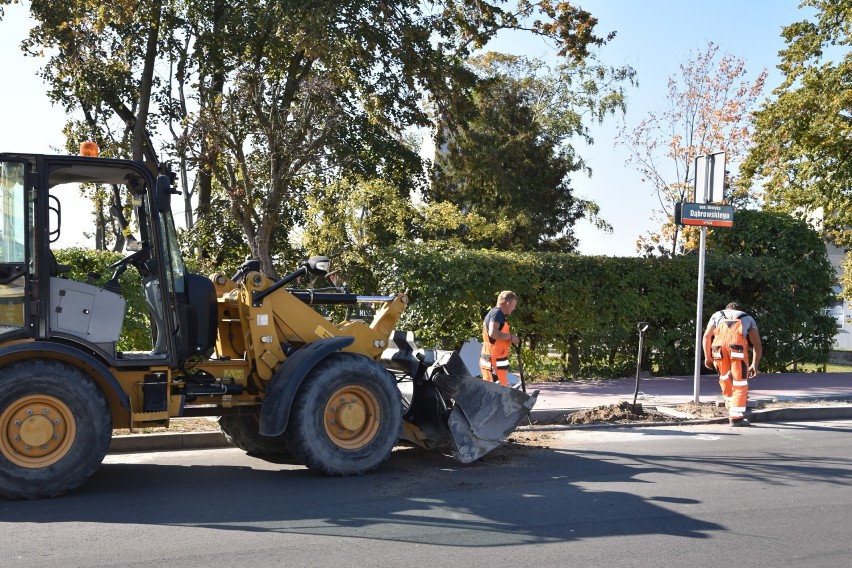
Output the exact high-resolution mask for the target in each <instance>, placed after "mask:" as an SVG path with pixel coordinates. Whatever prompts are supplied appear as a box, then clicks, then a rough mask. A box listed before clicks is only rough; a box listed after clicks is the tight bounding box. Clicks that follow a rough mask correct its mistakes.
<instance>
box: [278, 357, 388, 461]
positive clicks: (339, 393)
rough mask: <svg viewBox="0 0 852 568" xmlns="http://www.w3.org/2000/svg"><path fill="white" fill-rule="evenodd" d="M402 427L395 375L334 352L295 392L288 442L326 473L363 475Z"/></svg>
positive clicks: (298, 454)
mask: <svg viewBox="0 0 852 568" xmlns="http://www.w3.org/2000/svg"><path fill="white" fill-rule="evenodd" d="M401 428H402V402H401V397H400V394H399V390H398V389H397V388H396V383H395V381H394V379H393V376H392V375H391V374H390V373H388V371H387V370H386V369H385V368H384V367H382V366H381V365H380V364H379V363H377V362H376V361H374V360H372V359H369V358H367V357H365V356H363V355H358V354H355V353H334V354H332V355H330V356H328V357H327V358H326V359H324V360H323V361H321V362H320V363H319V364H318V365H317V366H316V367H314V369H313V370H312V371H311V372H310V374H309V375H308V376H307V377H306V378H305V382H304V383H303V384H302V386H301V388H300V389H299V391H298V392H297V393H296V399H295V401H294V405H293V410H292V413H291V415H290V426H289V427H288V428H287V433H286V436H287V440H288V445H289V447H290V449H291V451H292V452H293V454H294V455H295V457H296V459H297V460H298V461H299V462H301V463H304V464H305V465H307V466H308V468H310V469H311V470H313V471H317V472H320V473H324V474H326V475H339V476H344V475H361V474H363V473H366V472H368V471H372V470H374V469H376V468H378V467H379V465H381V463H382V462H384V461H385V460H386V459H387V458H388V457H389V456H390V453H391V450H393V447H394V446H395V445H396V443H397V440H398V439H399V434H400V431H401Z"/></svg>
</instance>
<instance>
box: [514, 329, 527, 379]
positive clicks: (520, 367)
mask: <svg viewBox="0 0 852 568" xmlns="http://www.w3.org/2000/svg"><path fill="white" fill-rule="evenodd" d="M518 340H519V341H518V344H517V345H516V346H515V347H517V348H518V374H519V375H520V376H521V390H523V391H524V392H527V382H526V379H525V377H524V361H523V359H521V344H522V343H523V341H522V340H521V339H520V337H519V338H518Z"/></svg>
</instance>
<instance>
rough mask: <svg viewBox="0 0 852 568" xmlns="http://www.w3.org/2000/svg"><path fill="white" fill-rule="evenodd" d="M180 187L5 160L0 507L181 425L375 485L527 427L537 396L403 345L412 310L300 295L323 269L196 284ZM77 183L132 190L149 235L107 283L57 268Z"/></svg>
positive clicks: (75, 164)
mask: <svg viewBox="0 0 852 568" xmlns="http://www.w3.org/2000/svg"><path fill="white" fill-rule="evenodd" d="M174 177H175V176H174V175H173V174H172V173H171V172H170V171H168V168H164V169H161V170H159V171H156V170H155V171H152V169H149V167H148V166H147V165H146V164H142V163H139V162H134V161H129V160H118V159H105V158H100V157H97V156H91V155H89V156H46V155H29V154H26V155H25V154H12V153H6V154H0V213H2V215H0V495H2V496H4V497H6V498H12V499H15V498H40V497H52V496H57V495H60V494H62V493H65V492H67V491H69V490H72V489H74V488H75V487H78V486H79V485H81V484H82V483H84V482H85V481H86V479H88V477H89V476H90V475H91V474H92V473H93V472H94V471H95V470H96V469H97V468H98V467H99V465H100V463H101V461H102V459H103V457H104V455H105V454H106V452H107V450H108V448H109V444H110V440H111V436H112V431H113V429H115V428H144V427H148V426H167V425H168V423H169V419H171V418H175V417H184V416H214V417H220V418H219V423H220V425H221V428H222V430H223V432H224V433H225V435H226V436H227V437H228V439H230V441H231V442H233V443H234V444H235V445H237V446H238V447H240V448H242V449H243V450H245V451H246V452H248V453H249V454H251V455H254V456H257V457H258V458H261V459H266V460H270V461H274V462H289V463H297V464H303V465H305V466H307V467H308V468H310V469H311V470H314V471H316V472H320V473H323V474H328V475H334V476H345V475H358V474H363V473H365V472H369V471H371V470H374V469H376V468H377V467H379V466H380V464H381V463H382V462H383V461H385V460H386V459H387V458H388V457H389V455H390V453H391V451H392V449H393V448H394V446H395V445H396V444H397V443H398V442H399V441H400V440H404V441H407V442H409V443H414V444H417V445H419V446H422V447H426V448H432V449H435V450H437V451H441V452H446V453H448V454H451V455H452V456H453V457H455V458H456V459H457V460H459V461H461V462H470V461H473V460H475V459H477V458H478V457H480V456H482V455H483V454H484V453H486V452H488V451H490V450H491V449H493V448H494V447H496V446H497V445H499V444H500V442H501V441H502V440H503V439H504V438H505V436H507V435H508V434H509V433H510V432H511V431H512V430H514V428H515V427H516V426H517V425H518V424H519V423H520V421H521V420H523V419H524V418H525V417H526V416H528V414H529V411H530V409H531V408H532V405H533V404H534V403H535V395H532V396H527V395H526V394H524V393H522V392H520V391H518V390H515V389H510V388H506V387H502V386H499V385H496V384H493V383H490V382H486V381H483V380H480V379H475V378H473V377H471V376H470V374H469V373H468V372H467V370H466V368H465V366H464V364H463V363H462V362H461V360H460V358H459V356H458V354H456V353H448V352H438V351H429V350H422V349H418V348H417V346H416V345H414V344H413V335H412V334H410V333H405V332H402V331H398V330H396V329H395V326H396V324H397V322H398V320H399V317H400V315H401V313H402V312H403V310H404V309H405V308H406V306H407V303H408V297H407V295H406V294H396V295H392V296H359V295H355V294H350V293H347V292H345V291H343V290H341V289H336V288H334V287H330V288H328V289H325V290H316V289H304V288H297V287H294V286H295V285H297V284H298V283H299V281H307V280H308V279H309V278H311V277H313V276H317V275H319V276H322V275H324V274H326V273H327V271H328V269H329V268H328V259H327V258H325V257H314V258H312V259H310V260H309V261H307V262H305V263H304V264H303V265H302V266H299V267H298V268H297V269H296V270H295V271H293V272H292V273H290V274H287V275H286V276H284V277H283V278H281V279H279V280H273V279H270V278H268V277H266V276H265V275H264V274H262V273H261V272H260V270H259V264H258V263H257V262H256V261H247V262H246V263H245V264H244V265H243V266H242V267H241V268H240V270H239V271H238V272H237V273H236V274H234V275H226V274H223V273H217V274H213V275H211V276H209V277H203V276H199V275H195V274H191V273H189V272H188V271H187V269H186V267H185V265H184V261H183V258H182V256H181V252H180V247H179V245H178V241H177V233H176V231H175V225H174V222H173V218H172V211H171V196H172V194H174V193H177V192H176V191H175V190H174V188H173V184H174ZM81 185H85V186H87V187H92V186H93V185H95V186H97V185H101V186H112V187H113V188H114V189H117V190H120V191H126V192H128V193H129V195H130V196H131V198H132V204H133V217H134V219H135V222H136V224H137V225H138V226H137V227H136V230H137V231H138V235H139V238H136V239H128V243H129V245H128V247H127V248H128V251H127V252H128V254H127V256H125V257H124V258H123V259H121V260H120V261H118V262H116V263H115V264H113V265H112V266H111V269H112V270H113V271H114V272H113V273H112V274H111V275H104V276H103V277H101V276H100V275H97V274H90V275H89V276H88V277H87V278H86V279H85V281H82V279H73V278H70V277H69V267H67V266H61V265H59V264H58V262H57V260H56V256H55V254H54V252H53V250H54V249H55V248H58V247H60V246H61V245H62V242H63V240H64V239H67V238H68V233H69V232H73V230H74V228H73V225H74V223H75V222H76V218H75V217H79V216H80V213H79V212H77V213H76V215H75V214H74V213H73V212H72V213H71V214H69V207H70V206H69V203H70V202H71V201H73V200H80V187H81ZM63 206H64V209H63ZM63 213H64V216H63ZM84 226H85V225H84ZM85 227H86V229H88V230H91V227H90V226H85ZM125 272H127V274H126V275H125ZM128 279H130V280H131V281H133V282H135V285H138V286H139V287H140V289H141V296H140V295H139V294H137V297H144V303H145V307H146V310H145V311H146V312H147V313H146V314H145V315H146V316H147V319H148V322H149V324H150V326H149V327H150V348H147V347H148V346H147V345H146V349H145V350H142V351H129V350H126V349H122V348H121V345H126V344H127V343H126V342H123V341H122V337H123V335H124V334H126V333H127V330H126V329H125V328H126V325H125V324H126V322H125V319H126V315H127V313H128V311H129V310H130V309H131V308H130V307H129V305H128V301H127V298H128V296H127V290H126V289H123V287H126V285H127V281H128ZM362 303H372V304H374V305H375V307H376V310H375V315H374V317H373V318H372V321H371V322H369V323H365V322H364V321H356V320H352V321H342V322H339V323H333V322H332V321H331V320H330V319H329V318H327V317H326V316H325V315H324V314H323V312H321V311H319V308H316V307H314V306H317V305H346V306H355V305H358V304H362Z"/></svg>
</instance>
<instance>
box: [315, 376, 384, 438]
mask: <svg viewBox="0 0 852 568" xmlns="http://www.w3.org/2000/svg"><path fill="white" fill-rule="evenodd" d="M380 409H381V405H380V404H379V400H378V399H377V398H376V396H375V395H374V394H373V392H372V391H371V390H370V389H368V388H366V387H364V386H361V385H347V386H345V387H341V388H339V389H337V390H336V391H335V392H334V394H333V395H332V396H331V397H329V399H328V402H327V403H326V405H325V412H324V413H323V424H324V425H325V432H326V434H328V437H329V438H330V439H331V441H332V442H334V444H335V445H336V446H338V447H340V448H345V449H347V450H354V449H357V448H361V447H363V446H366V445H367V444H368V443H370V441H371V440H372V439H373V438H374V437H375V435H376V432H378V430H379V423H380V421H381V410H380Z"/></svg>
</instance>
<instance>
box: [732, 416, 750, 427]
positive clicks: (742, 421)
mask: <svg viewBox="0 0 852 568" xmlns="http://www.w3.org/2000/svg"><path fill="white" fill-rule="evenodd" d="M743 426H751V422H749V421H748V418H731V428H739V427H743Z"/></svg>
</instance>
